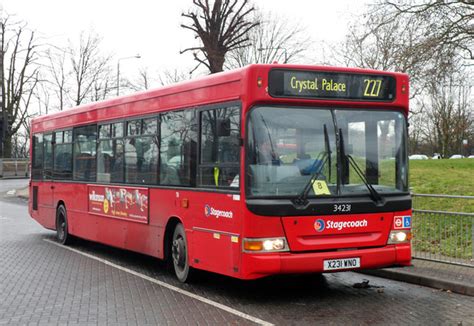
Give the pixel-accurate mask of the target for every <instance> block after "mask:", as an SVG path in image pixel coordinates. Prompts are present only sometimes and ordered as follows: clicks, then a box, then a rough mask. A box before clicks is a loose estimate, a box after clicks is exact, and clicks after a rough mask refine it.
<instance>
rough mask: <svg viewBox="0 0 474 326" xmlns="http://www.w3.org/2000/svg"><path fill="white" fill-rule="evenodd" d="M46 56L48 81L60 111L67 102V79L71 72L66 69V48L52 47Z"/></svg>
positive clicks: (68, 89)
mask: <svg viewBox="0 0 474 326" xmlns="http://www.w3.org/2000/svg"><path fill="white" fill-rule="evenodd" d="M46 57H47V60H48V70H49V75H50V80H49V82H50V84H51V86H52V87H51V88H52V89H53V92H54V93H55V95H56V98H57V100H58V109H59V111H62V110H64V108H65V106H66V104H67V102H68V101H67V99H68V96H69V92H70V85H69V83H68V80H69V78H70V76H71V72H70V71H68V69H67V65H66V58H67V57H68V52H67V49H61V48H57V47H52V48H50V49H49V50H48V51H47V52H46ZM43 94H45V95H46V92H43ZM48 97H49V95H48ZM46 113H48V112H46Z"/></svg>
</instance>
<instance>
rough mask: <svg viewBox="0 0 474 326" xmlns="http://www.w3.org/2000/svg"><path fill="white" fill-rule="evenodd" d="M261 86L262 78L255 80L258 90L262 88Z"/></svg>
mask: <svg viewBox="0 0 474 326" xmlns="http://www.w3.org/2000/svg"><path fill="white" fill-rule="evenodd" d="M262 85H263V80H262V77H258V78H257V86H258V87H259V88H260V87H262Z"/></svg>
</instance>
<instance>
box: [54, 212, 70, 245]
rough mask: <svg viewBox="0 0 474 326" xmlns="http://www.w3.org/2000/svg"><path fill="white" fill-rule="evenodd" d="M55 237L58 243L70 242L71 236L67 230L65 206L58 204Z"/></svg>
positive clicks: (65, 243) (66, 243)
mask: <svg viewBox="0 0 474 326" xmlns="http://www.w3.org/2000/svg"><path fill="white" fill-rule="evenodd" d="M56 239H57V240H58V242H59V243H60V244H63V245H68V244H71V242H72V240H73V237H72V236H71V235H70V234H69V231H68V222H67V211H66V207H64V206H63V205H60V206H59V207H58V209H57V210H56Z"/></svg>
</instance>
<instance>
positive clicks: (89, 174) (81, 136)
mask: <svg viewBox="0 0 474 326" xmlns="http://www.w3.org/2000/svg"><path fill="white" fill-rule="evenodd" d="M96 142H97V126H96V125H90V126H85V127H78V128H74V172H73V175H74V180H79V181H95V179H96Z"/></svg>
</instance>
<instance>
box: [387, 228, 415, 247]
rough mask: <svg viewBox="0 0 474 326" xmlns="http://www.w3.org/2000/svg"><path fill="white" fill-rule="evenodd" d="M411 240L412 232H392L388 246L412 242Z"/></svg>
mask: <svg viewBox="0 0 474 326" xmlns="http://www.w3.org/2000/svg"><path fill="white" fill-rule="evenodd" d="M410 240H411V231H410V230H397V231H390V235H389V236H388V242H387V244H396V243H405V242H410Z"/></svg>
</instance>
